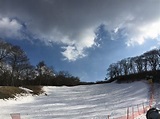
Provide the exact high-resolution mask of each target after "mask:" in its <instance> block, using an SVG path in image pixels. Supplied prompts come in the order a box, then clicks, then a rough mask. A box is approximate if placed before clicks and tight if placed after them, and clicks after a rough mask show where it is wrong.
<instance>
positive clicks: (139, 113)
mask: <svg viewBox="0 0 160 119" xmlns="http://www.w3.org/2000/svg"><path fill="white" fill-rule="evenodd" d="M137 109H138V114H139V115H140V113H139V106H138V104H137Z"/></svg>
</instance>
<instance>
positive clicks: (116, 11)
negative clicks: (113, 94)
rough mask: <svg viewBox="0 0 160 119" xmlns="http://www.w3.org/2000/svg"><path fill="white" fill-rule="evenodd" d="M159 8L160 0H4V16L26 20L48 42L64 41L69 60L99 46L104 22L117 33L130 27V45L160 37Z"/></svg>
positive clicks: (1, 1)
mask: <svg viewBox="0 0 160 119" xmlns="http://www.w3.org/2000/svg"><path fill="white" fill-rule="evenodd" d="M159 10H160V1H159V0H132V1H130V0H0V17H1V18H10V19H14V18H18V19H20V20H22V21H23V22H24V23H25V24H26V27H27V29H28V31H30V32H31V33H32V34H34V37H37V38H38V39H40V40H42V41H43V40H44V42H45V43H46V44H47V43H49V42H53V43H55V42H56V43H61V44H64V45H65V47H63V50H64V52H62V54H63V55H64V56H65V57H66V58H67V59H69V60H76V59H77V58H79V57H84V56H86V55H85V49H86V48H91V47H93V46H95V45H96V41H95V40H94V38H95V34H94V31H95V29H96V28H97V27H98V26H99V25H100V24H102V23H103V24H105V25H107V30H108V31H115V34H116V33H117V31H118V30H119V29H126V31H127V32H126V34H127V35H128V41H127V44H128V46H130V45H133V44H135V43H138V44H142V43H143V42H144V40H145V38H146V37H151V38H155V37H157V36H158V35H159V34H160V31H157V30H159V28H160V22H159V20H160V15H159ZM153 23H154V24H155V26H154V25H153ZM156 26H157V27H156ZM146 29H153V30H152V31H151V30H150V31H148V30H146ZM154 29H155V30H156V31H155V30H154ZM6 32H7V31H6ZM75 54H77V55H75ZM73 55H74V56H73Z"/></svg>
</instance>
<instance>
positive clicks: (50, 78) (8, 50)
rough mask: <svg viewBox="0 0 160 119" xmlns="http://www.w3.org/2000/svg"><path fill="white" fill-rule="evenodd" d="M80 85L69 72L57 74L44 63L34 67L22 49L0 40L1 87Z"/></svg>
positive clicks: (41, 62) (78, 80)
mask: <svg viewBox="0 0 160 119" xmlns="http://www.w3.org/2000/svg"><path fill="white" fill-rule="evenodd" d="M78 84H80V79H79V78H78V77H75V76H72V75H71V74H70V73H69V72H67V71H59V72H56V71H55V70H54V69H53V68H52V67H48V66H47V65H46V64H45V62H44V61H40V62H39V63H38V64H37V65H36V66H33V65H32V64H31V63H30V61H29V58H28V57H27V54H26V53H25V52H24V51H23V49H21V47H19V46H16V45H13V44H11V43H8V42H5V41H4V40H0V85H7V86H20V85H54V86H61V85H67V86H73V85H78Z"/></svg>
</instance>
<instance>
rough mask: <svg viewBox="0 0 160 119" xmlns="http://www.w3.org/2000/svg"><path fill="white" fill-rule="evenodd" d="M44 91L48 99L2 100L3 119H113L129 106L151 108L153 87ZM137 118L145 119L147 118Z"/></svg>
mask: <svg viewBox="0 0 160 119" xmlns="http://www.w3.org/2000/svg"><path fill="white" fill-rule="evenodd" d="M156 86H157V87H160V86H159V85H158V84H157V85H156ZM44 90H45V91H46V94H47V96H46V95H45V94H42V95H40V96H31V95H27V96H25V97H24V96H23V97H19V98H17V99H9V100H0V119H11V117H10V114H11V113H20V114H21V118H22V119H106V118H107V116H108V115H110V116H111V118H110V119H113V118H117V117H121V116H123V115H125V114H126V109H127V108H128V107H134V108H135V107H136V106H137V104H142V103H143V104H144V105H145V106H147V105H148V104H149V98H150V96H149V90H150V85H149V84H147V83H145V82H142V81H139V82H133V83H125V84H117V83H109V84H97V85H84V86H75V87H66V86H62V87H44ZM158 90H159V91H158V92H160V88H158ZM155 95H156V98H157V99H155V104H156V105H160V102H159V101H158V98H159V96H160V95H159V93H156V94H155ZM137 119H145V115H140V116H139V117H138V118H137Z"/></svg>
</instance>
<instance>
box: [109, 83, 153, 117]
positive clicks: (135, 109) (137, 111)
mask: <svg viewBox="0 0 160 119" xmlns="http://www.w3.org/2000/svg"><path fill="white" fill-rule="evenodd" d="M154 95H155V91H154V85H153V84H151V85H150V89H149V97H150V98H149V101H148V102H146V103H140V104H137V105H134V106H130V107H127V108H124V109H120V111H121V112H120V113H121V116H120V115H119V114H117V115H118V117H116V116H115V115H116V113H118V112H119V111H118V110H116V112H114V113H111V114H110V115H108V117H107V119H135V118H137V117H139V116H140V115H142V114H146V112H147V110H148V109H149V108H151V107H152V106H153V105H154V102H155V97H154Z"/></svg>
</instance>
